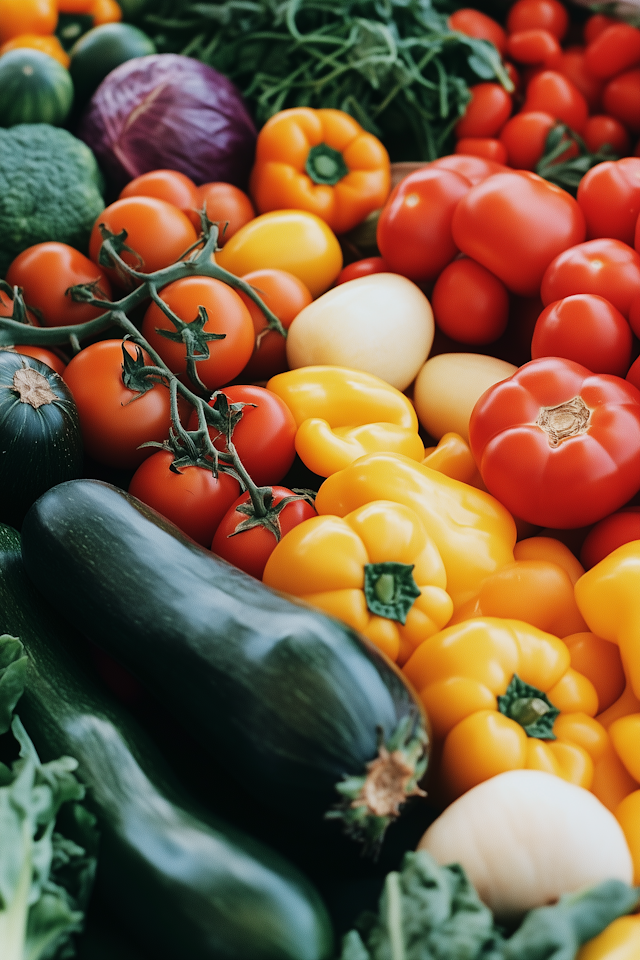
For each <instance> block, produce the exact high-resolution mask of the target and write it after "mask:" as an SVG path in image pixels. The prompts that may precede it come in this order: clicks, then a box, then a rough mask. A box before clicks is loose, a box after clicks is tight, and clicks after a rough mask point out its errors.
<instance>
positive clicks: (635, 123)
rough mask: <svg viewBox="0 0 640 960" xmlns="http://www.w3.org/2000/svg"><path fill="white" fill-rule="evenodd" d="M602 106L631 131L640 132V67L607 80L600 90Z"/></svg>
mask: <svg viewBox="0 0 640 960" xmlns="http://www.w3.org/2000/svg"><path fill="white" fill-rule="evenodd" d="M602 106H603V107H604V109H605V111H606V113H608V114H610V116H612V117H615V118H616V120H619V121H620V123H623V124H624V125H625V127H627V129H628V130H630V131H631V133H640V67H635V68H634V69H633V70H625V72H624V73H619V74H618V75H617V76H615V77H612V79H611V80H609V81H608V83H607V84H606V85H605V88H604V90H603V91H602Z"/></svg>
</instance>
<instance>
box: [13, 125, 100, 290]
mask: <svg viewBox="0 0 640 960" xmlns="http://www.w3.org/2000/svg"><path fill="white" fill-rule="evenodd" d="M103 189H104V181H103V177H102V174H101V172H100V168H99V167H98V164H97V162H96V158H95V157H94V155H93V153H92V151H91V149H90V148H89V147H88V146H87V145H86V144H85V143H83V142H82V141H81V140H78V139H77V137H74V136H73V134H71V133H69V131H68V130H64V129H62V128H61V127H54V126H51V125H50V124H48V123H19V124H16V125H15V126H13V127H9V128H8V129H0V277H4V276H5V275H6V272H7V269H8V267H9V264H10V263H11V261H12V260H13V259H14V257H16V256H17V255H18V254H19V253H21V252H22V251H23V250H26V248H27V247H30V246H32V245H33V244H34V243H42V242H44V241H46V240H57V241H59V242H61V243H68V244H69V245H70V246H72V247H75V248H76V249H78V250H80V251H81V252H82V253H85V254H86V253H87V249H88V245H89V235H90V233H91V228H92V227H93V224H94V222H95V220H96V217H97V216H98V215H99V214H100V213H101V212H102V210H103V209H104V206H105V203H104V199H103V196H102V191H103Z"/></svg>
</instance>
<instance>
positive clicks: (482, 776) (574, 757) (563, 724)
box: [403, 617, 607, 800]
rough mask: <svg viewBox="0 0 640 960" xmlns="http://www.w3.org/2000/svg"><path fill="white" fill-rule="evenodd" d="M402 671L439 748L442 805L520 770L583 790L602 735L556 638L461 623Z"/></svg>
mask: <svg viewBox="0 0 640 960" xmlns="http://www.w3.org/2000/svg"><path fill="white" fill-rule="evenodd" d="M403 673H404V674H405V676H406V677H407V679H408V680H409V682H410V683H411V684H412V685H413V687H414V688H415V689H416V691H417V693H418V696H419V697H420V699H421V701H422V703H423V704H424V707H425V710H426V712H427V716H428V717H429V719H430V722H431V727H432V732H433V736H434V741H435V742H436V743H439V744H440V749H441V759H440V782H441V785H442V789H443V791H444V793H445V795H446V798H447V799H448V800H453V799H455V798H456V797H458V796H460V795H461V794H462V793H465V792H466V791H467V790H469V789H470V788H471V787H473V786H475V785H476V784H478V783H482V782H483V781H484V780H487V779H489V777H492V776H495V775H496V774H498V773H502V772H505V771H507V770H515V769H522V768H528V769H535V770H544V771H547V772H549V773H554V774H556V775H557V776H560V777H563V778H564V779H565V780H568V781H570V782H572V783H576V784H578V785H579V786H581V787H585V788H586V789H588V788H589V787H590V785H591V780H592V777H593V767H594V762H595V760H596V759H598V758H599V757H600V756H601V755H602V753H603V751H604V749H605V747H606V742H607V735H606V731H605V730H604V729H603V728H601V727H600V725H599V724H598V723H597V721H595V720H594V719H593V717H594V716H595V714H596V713H597V709H598V696H597V693H596V691H595V688H594V686H593V684H592V683H591V681H590V680H588V679H587V678H586V677H583V676H582V675H581V674H579V673H578V672H577V671H575V670H573V669H572V667H571V666H570V658H569V651H568V649H567V647H566V645H565V644H564V643H563V642H562V641H561V640H559V639H558V638H557V637H554V636H552V635H551V634H548V633H545V632H544V631H542V630H538V629H537V628H536V627H533V626H531V625H529V624H526V623H523V622H521V621H518V620H509V619H500V618H497V617H484V618H479V619H475V620H467V621H466V622H464V623H460V624H456V625H453V626H449V627H446V628H445V629H444V630H442V631H441V632H440V633H436V634H434V635H433V636H432V637H429V639H427V640H425V641H424V642H423V643H422V644H420V646H419V647H418V649H417V650H416V651H415V652H414V653H413V654H412V656H411V657H410V658H409V660H408V661H407V663H406V664H405V665H404V667H403Z"/></svg>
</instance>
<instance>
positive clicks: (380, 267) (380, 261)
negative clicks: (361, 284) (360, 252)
mask: <svg viewBox="0 0 640 960" xmlns="http://www.w3.org/2000/svg"><path fill="white" fill-rule="evenodd" d="M372 273H393V270H392V269H391V267H390V266H389V264H388V263H387V261H386V260H385V258H384V257H364V258H363V259H362V260H356V261H355V263H349V264H347V266H346V267H343V268H342V270H341V271H340V273H339V274H338V277H337V279H336V282H335V284H334V286H336V287H337V286H338V284H339V283H347V281H348V280H355V279H356V278H357V277H368V276H369V275H370V274H372Z"/></svg>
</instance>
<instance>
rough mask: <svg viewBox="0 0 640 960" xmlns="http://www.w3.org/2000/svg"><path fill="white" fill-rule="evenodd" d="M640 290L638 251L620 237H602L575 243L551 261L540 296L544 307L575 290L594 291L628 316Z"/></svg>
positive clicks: (639, 259)
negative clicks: (618, 238)
mask: <svg viewBox="0 0 640 960" xmlns="http://www.w3.org/2000/svg"><path fill="white" fill-rule="evenodd" d="M639 289H640V254H638V253H637V252H636V251H635V250H634V249H633V247H630V246H628V244H626V243H623V242H622V241H621V240H614V239H609V238H608V237H601V238H598V239H597V240H586V241H585V242H584V243H577V244H576V245H575V246H572V247H569V248H567V249H566V250H564V251H563V252H562V253H560V254H559V255H558V256H557V257H556V258H555V259H554V260H552V261H551V263H550V264H549V266H548V268H547V270H546V271H545V273H544V276H543V278H542V283H541V285H540V296H541V297H542V302H543V303H544V305H545V306H547V305H548V304H550V303H552V302H553V301H554V300H562V299H563V298H564V297H570V296H571V295H572V294H574V293H595V294H597V295H598V296H600V297H604V298H605V300H608V301H609V302H610V303H612V304H613V306H614V307H617V309H618V310H619V311H620V313H621V314H622V315H623V316H624V317H627V318H629V311H630V309H631V303H632V301H633V299H634V297H635V295H636V294H637V292H638V290H639ZM634 332H637V331H634Z"/></svg>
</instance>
